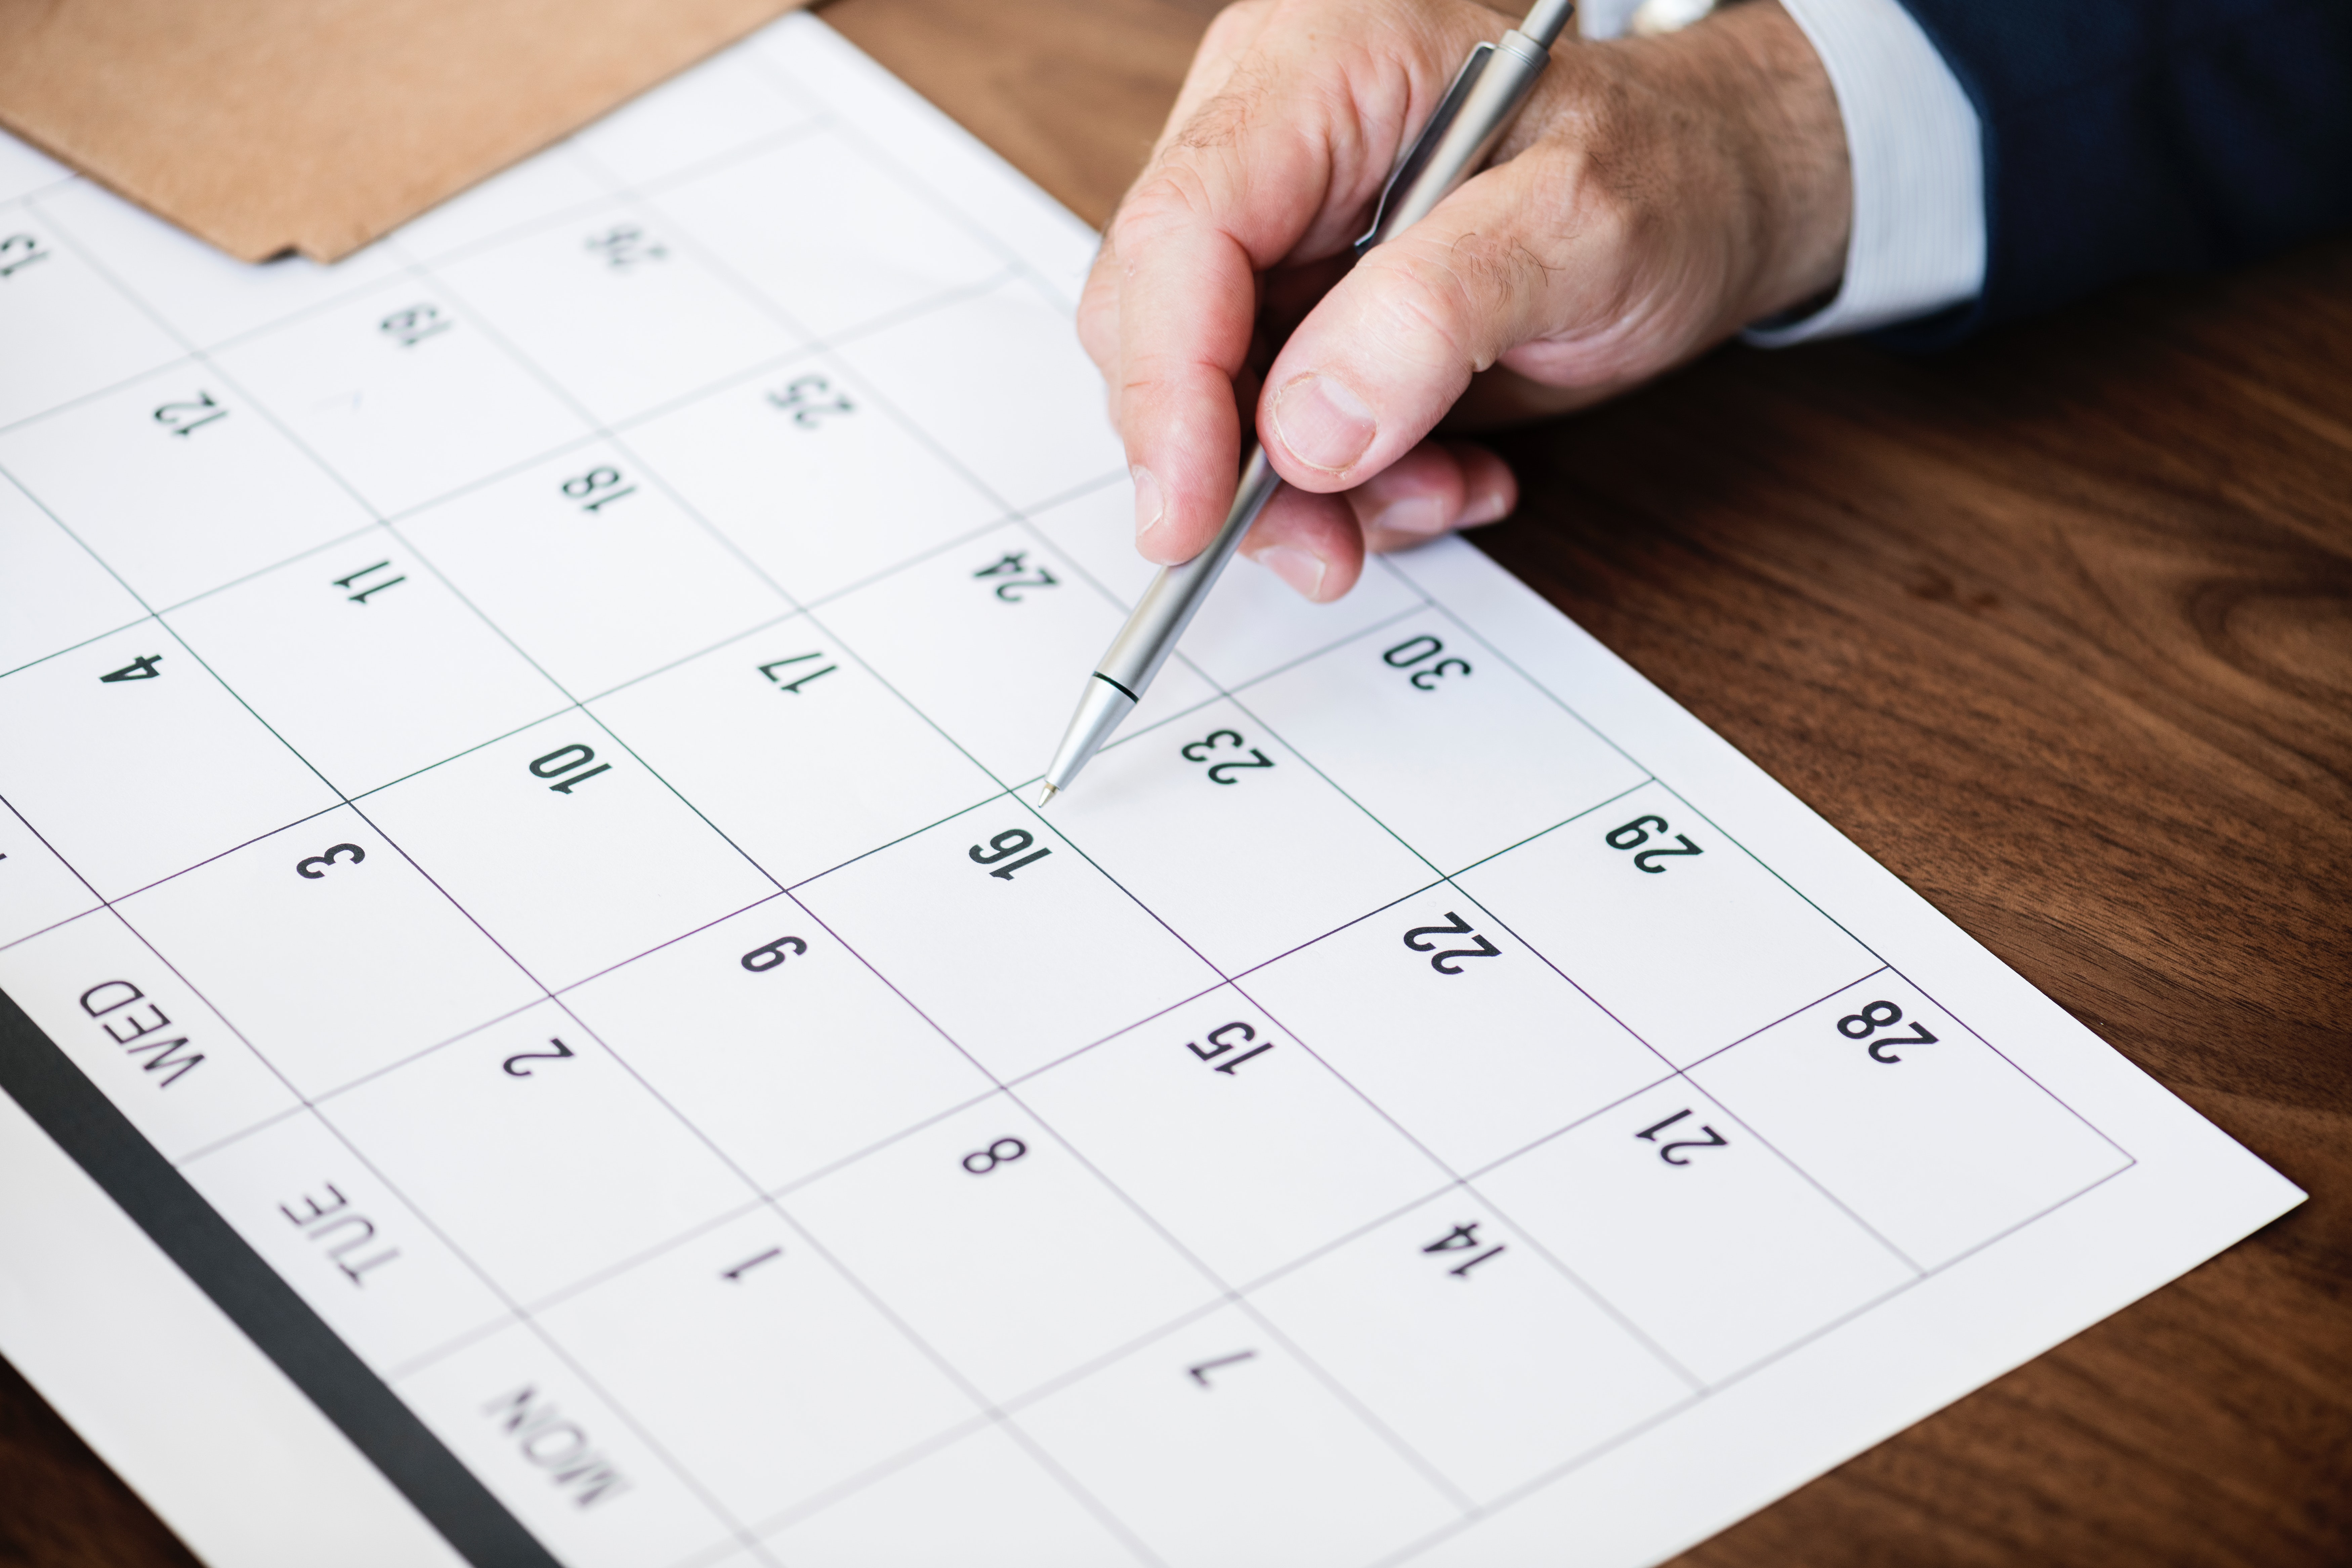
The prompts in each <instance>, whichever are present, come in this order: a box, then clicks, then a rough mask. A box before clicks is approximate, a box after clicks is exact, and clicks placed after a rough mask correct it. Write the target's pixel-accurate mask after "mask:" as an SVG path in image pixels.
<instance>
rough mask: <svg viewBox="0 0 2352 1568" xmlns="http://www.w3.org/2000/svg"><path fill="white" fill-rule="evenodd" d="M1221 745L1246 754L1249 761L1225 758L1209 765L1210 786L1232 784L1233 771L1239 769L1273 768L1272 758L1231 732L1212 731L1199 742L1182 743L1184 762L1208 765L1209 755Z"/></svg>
mask: <svg viewBox="0 0 2352 1568" xmlns="http://www.w3.org/2000/svg"><path fill="white" fill-rule="evenodd" d="M1221 743H1222V744H1223V745H1224V746H1227V747H1230V748H1232V749H1233V750H1234V751H1236V752H1247V753H1248V756H1249V757H1250V759H1251V760H1250V761H1247V762H1244V761H1243V760H1242V758H1240V757H1226V758H1224V759H1223V761H1221V762H1214V763H1209V782H1210V783H1211V784H1233V783H1234V782H1235V780H1234V774H1233V770H1236V769H1240V768H1270V767H1272V766H1274V759H1273V758H1272V757H1269V756H1267V755H1266V754H1265V752H1261V751H1259V750H1258V749H1257V748H1256V747H1255V746H1253V745H1250V744H1248V743H1247V742H1244V740H1243V739H1242V738H1241V736H1240V735H1239V734H1238V733H1236V732H1235V731H1232V730H1212V731H1209V732H1208V734H1206V735H1205V736H1203V737H1202V738H1201V739H1200V740H1197V741H1188V742H1185V743H1184V760H1185V761H1186V762H1188V763H1208V762H1209V754H1210V753H1211V752H1214V751H1216V750H1217V749H1218V747H1219V745H1220V744H1221Z"/></svg>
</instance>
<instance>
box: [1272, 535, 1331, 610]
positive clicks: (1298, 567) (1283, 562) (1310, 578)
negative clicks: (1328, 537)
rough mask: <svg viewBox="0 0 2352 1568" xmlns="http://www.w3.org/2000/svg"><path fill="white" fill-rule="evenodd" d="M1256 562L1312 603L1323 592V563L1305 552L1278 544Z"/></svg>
mask: <svg viewBox="0 0 2352 1568" xmlns="http://www.w3.org/2000/svg"><path fill="white" fill-rule="evenodd" d="M1256 561H1257V563H1258V564H1259V565H1261V566H1263V567H1265V569H1266V570H1267V571H1269V572H1271V573H1273V574H1275V575H1276V576H1277V577H1279V578H1281V579H1282V580H1283V581H1284V582H1286V583H1287V584H1290V585H1291V586H1292V587H1293V588H1295V589H1297V591H1298V593H1299V595H1300V596H1301V597H1303V598H1305V599H1307V600H1308V601H1310V602H1312V601H1313V600H1314V598H1315V595H1318V594H1319V593H1321V592H1322V591H1323V563H1322V562H1321V561H1320V560H1319V559H1318V558H1317V557H1315V556H1313V555H1309V554H1308V553H1307V552H1306V551H1304V550H1293V549H1292V548H1291V547H1290V546H1288V545H1286V544H1277V545H1276V546H1275V547H1274V548H1273V549H1271V550H1266V551H1261V552H1259V553H1258V555H1257V556H1256Z"/></svg>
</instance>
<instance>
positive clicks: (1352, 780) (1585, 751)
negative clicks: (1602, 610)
mask: <svg viewBox="0 0 2352 1568" xmlns="http://www.w3.org/2000/svg"><path fill="white" fill-rule="evenodd" d="M1242 700H1243V701H1244V702H1246V703H1247V704H1248V705H1249V709H1250V711H1252V712H1253V713H1255V714H1256V715H1258V717H1260V718H1261V719H1264V720H1265V721H1266V722H1267V723H1269V724H1271V725H1273V726H1274V727H1275V729H1276V731H1279V732H1280V733H1281V735H1282V737H1283V739H1284V740H1286V741H1287V742H1290V743H1291V744H1292V745H1293V746H1295V747H1297V749H1298V751H1299V752H1300V753H1301V754H1302V755H1304V756H1306V757H1307V759H1309V760H1310V761H1312V762H1313V763H1314V764H1315V765H1316V766H1317V767H1318V768H1319V769H1321V770H1322V771H1323V773H1326V774H1327V775H1328V776H1329V778H1330V779H1331V781H1332V782H1333V783H1334V784H1338V785H1339V787H1340V788H1341V789H1344V790H1346V791H1347V792H1348V793H1349V795H1353V796H1354V797H1355V798H1356V800H1357V801H1358V802H1360V804H1361V805H1363V807H1364V809H1365V810H1366V811H1369V812H1370V813H1371V814H1372V815H1373V816H1377V817H1379V818H1380V819H1381V821H1382V822H1383V823H1385V824H1387V825H1388V826H1389V827H1390V828H1391V830H1393V831H1394V832H1395V833H1396V835H1397V837H1400V838H1402V839H1403V840H1404V841H1405V842H1406V843H1408V844H1410V845H1412V847H1414V848H1415V849H1418V850H1420V851H1421V853H1422V854H1423V856H1425V857H1427V858H1429V859H1430V860H1431V861H1432V862H1433V863H1434V864H1435V865H1436V866H1437V868H1438V869H1440V870H1442V871H1447V872H1452V871H1458V870H1461V869H1462V868H1464V867H1465V866H1468V865H1470V864H1471V863H1472V862H1474V861H1476V860H1481V859H1484V858H1486V857H1487V856H1490V855H1493V854H1495V853H1496V852H1497V851H1499V850H1502V849H1505V848H1507V847H1510V846H1511V845H1513V844H1516V843H1518V842H1519V841H1520V840H1522V839H1526V838H1530V837H1534V836H1535V835H1537V834H1538V833H1541V832H1542V831H1543V830H1544V829H1546V828H1548V827H1550V826H1553V825H1554V824H1556V823H1560V822H1564V821H1566V820H1567V819H1568V818H1570V817H1571V816H1576V815H1578V814H1579V813H1580V812H1583V811H1585V810H1588V809H1590V808H1591V807H1592V806H1595V805H1599V804H1600V803H1601V802H1602V801H1605V800H1607V799H1609V798H1610V797H1612V795H1622V794H1624V793H1625V792H1626V791H1628V790H1630V789H1632V788H1633V786H1634V785H1636V784H1641V783H1642V782H1643V780H1644V779H1645V778H1646V777H1647V776H1648V775H1647V774H1645V773H1643V771H1642V769H1641V768H1640V767H1638V766H1637V765H1635V764H1634V763H1633V761H1632V760H1631V759H1629V758H1627V757H1626V755H1625V754H1624V753H1623V752H1620V751H1618V750H1617V749H1616V748H1615V747H1613V746H1612V745H1610V744H1609V743H1608V742H1605V741H1603V740H1602V739H1601V737H1600V736H1599V735H1598V734H1596V733H1594V732H1593V731H1592V730H1591V729H1590V728H1589V727H1587V726H1586V725H1585V724H1584V723H1583V722H1582V721H1580V720H1579V719H1577V718H1576V717H1575V715H1573V714H1571V713H1570V712H1569V711H1568V710H1567V709H1565V708H1563V707H1561V706H1559V704H1558V703H1556V702H1554V701H1552V700H1550V699H1549V697H1547V696H1546V695H1545V694H1544V693H1543V692H1542V691H1540V690H1538V689H1536V688H1535V687H1534V686H1533V685H1532V684H1531V683H1530V682H1529V681H1528V679H1527V678H1526V677H1524V676H1522V675H1520V674H1519V673H1518V672H1517V670H1515V669H1513V668H1510V666H1509V665H1507V664H1506V663H1505V662H1504V661H1503V659H1502V658H1501V657H1500V656H1499V655H1496V654H1494V653H1492V652H1490V651H1489V650H1488V649H1487V648H1486V647H1485V645H1483V644H1481V643H1478V642H1476V641H1475V639H1473V638H1472V637H1470V636H1469V634H1468V633H1467V632H1465V631H1464V630H1463V629H1462V627H1461V626H1459V625H1458V624H1457V623H1456V622H1454V620H1453V619H1452V618H1451V617H1449V616H1444V615H1441V614H1439V613H1438V612H1436V611H1433V610H1424V611H1423V612H1421V613H1420V614H1418V615H1413V616H1406V617H1405V618H1403V619H1402V620H1397V621H1391V622H1390V623H1389V624H1388V625H1386V626H1381V627H1380V628H1378V629H1377V630H1374V631H1371V632H1369V633H1367V634H1365V635H1363V636H1360V637H1357V638H1355V639H1354V640H1353V641H1350V642H1348V643H1344V644H1342V645H1340V646H1339V647H1336V648H1333V649H1331V650H1330V651H1329V652H1328V653H1324V654H1321V655H1319V656H1318V657H1317V658H1311V659H1308V660H1307V661H1306V662H1305V663H1303V664H1299V665H1296V666H1294V667H1292V668H1289V669H1286V670H1284V671H1283V672H1281V673H1280V674H1277V675H1275V676H1273V677H1271V678H1269V679H1265V680H1262V681H1260V682H1258V683H1257V684H1255V685H1254V686H1251V687H1250V688H1248V689H1247V690H1246V691H1244V693H1243V694H1242Z"/></svg>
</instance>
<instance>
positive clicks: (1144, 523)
mask: <svg viewBox="0 0 2352 1568" xmlns="http://www.w3.org/2000/svg"><path fill="white" fill-rule="evenodd" d="M1127 471H1128V474H1129V477H1131V478H1132V479H1134V480H1135V542H1137V543H1138V544H1141V543H1142V542H1144V541H1145V540H1146V539H1148V538H1150V536H1151V531H1152V530H1153V529H1155V528H1158V527H1159V526H1160V519H1161V518H1163V517H1165V516H1167V515H1168V510H1167V508H1166V507H1165V506H1163V505H1162V504H1161V503H1160V481H1159V480H1158V479H1153V478H1152V477H1151V470H1150V468H1145V467H1144V466H1143V465H1142V464H1141V463H1138V464H1136V465H1135V466H1134V467H1132V468H1129V469H1128V470H1127Z"/></svg>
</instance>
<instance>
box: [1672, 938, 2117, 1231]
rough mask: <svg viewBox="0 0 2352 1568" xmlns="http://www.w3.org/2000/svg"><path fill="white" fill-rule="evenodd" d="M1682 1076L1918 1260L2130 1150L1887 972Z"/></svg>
mask: <svg viewBox="0 0 2352 1568" xmlns="http://www.w3.org/2000/svg"><path fill="white" fill-rule="evenodd" d="M1691 1076H1692V1078H1693V1079H1696V1081H1697V1082H1698V1083H1699V1084H1700V1085H1702V1086H1703V1087H1704V1088H1705V1089H1706V1090H1707V1092H1708V1093H1710V1094H1712V1095H1714V1096H1716V1098H1717V1100H1721V1101H1722V1102H1723V1103H1724V1104H1725V1105H1726V1106H1727V1107H1729V1108H1730V1109H1731V1110H1733V1111H1735V1112H1736V1113H1737V1114H1738V1117H1739V1119H1740V1120H1741V1121H1745V1122H1747V1123H1748V1125H1749V1126H1750V1127H1753V1128H1754V1129H1756V1131H1758V1132H1759V1133H1761V1134H1762V1135H1763V1136H1764V1137H1766V1138H1768V1139H1769V1140H1771V1142H1772V1146H1773V1147H1774V1148H1776V1149H1778V1150H1780V1152H1781V1153H1783V1154H1785V1155H1787V1156H1788V1157H1789V1158H1790V1160H1792V1161H1794V1162H1796V1163H1798V1164H1799V1165H1801V1166H1802V1167H1803V1168H1804V1170H1805V1172H1806V1173H1807V1174H1809V1175H1811V1177H1812V1178H1813V1179H1814V1180H1815V1181H1817V1182H1819V1183H1820V1184H1822V1186H1824V1187H1826V1188H1827V1189H1829V1191H1830V1192H1832V1193H1833V1194H1836V1195H1837V1197H1838V1198H1839V1200H1840V1201H1841V1202H1843V1203H1844V1204H1845V1205H1846V1206H1847V1207H1848V1208H1851V1209H1852V1210H1853V1212H1854V1213H1855V1214H1857V1215H1861V1216H1862V1217H1863V1218H1864V1220H1866V1221H1868V1222H1869V1224H1870V1225H1871V1226H1872V1227H1873V1228H1874V1229H1875V1230H1877V1231H1878V1233H1879V1234H1880V1235H1882V1236H1884V1237H1886V1238H1887V1240H1889V1241H1891V1242H1893V1243H1894V1244H1895V1246H1896V1247H1900V1248H1902V1249H1903V1251H1904V1252H1905V1253H1906V1255H1907V1256H1909V1257H1910V1258H1911V1259H1912V1260H1913V1261H1914V1262H1916V1263H1917V1264H1918V1265H1919V1267H1921V1268H1938V1267H1941V1266H1942V1265H1943V1264H1946V1263H1948V1262H1950V1261H1951V1260H1952V1259H1953V1258H1957V1257H1958V1256H1959V1255H1960V1254H1962V1253H1964V1252H1967V1251H1969V1250H1970V1249H1971V1248H1974V1247H1979V1246H1982V1245H1983V1244H1984V1243H1986V1242H1988V1241H1990V1240H1991V1239H1992V1238H1993V1237H1997V1236H1999V1235H2000V1234H2001V1233H2003V1232H2004V1231H2007V1230H2009V1229H2010V1228H2011V1227H2012V1226H2018V1225H2021V1224H2023V1223H2024V1222H2025V1221H2026V1220H2029V1219H2031V1218H2032V1217H2033V1216H2034V1215H2037V1214H2040V1213H2042V1211H2044V1210H2045V1209H2048V1208H2051V1207H2053V1206H2054V1205H2058V1204H2061V1203H2063V1202H2065V1200H2066V1199H2068V1198H2070V1197H2073V1196H2074V1194H2077V1193H2080V1192H2082V1191H2083V1190H2084V1189H2085V1188H2086V1187H2090V1186H2092V1185H2095V1184H2097V1183H2099V1182H2101V1181H2104V1180H2105V1179H2106V1178H2107V1177H2108V1176H2111V1175H2113V1174H2115V1173H2116V1172H2117V1171H2120V1170H2122V1169H2123V1168H2124V1167H2125V1166H2126V1165H2128V1164H2130V1163H2131V1161H2130V1158H2129V1156H2127V1155H2126V1153H2125V1152H2123V1151H2122V1150H2120V1149H2118V1148H2116V1145H2115V1144H2114V1143H2112V1142H2109V1141H2108V1140H2107V1139H2105V1137H2103V1136H2101V1135H2100V1133H2099V1132H2098V1131H2095V1129H2094V1128H2093V1127H2092V1126H2091V1125H2090V1123H2088V1122H2086V1121H2084V1120H2083V1119H2082V1118H2081V1117H2080V1116H2078V1115H2076V1114H2075V1113H2074V1111H2073V1110H2070V1109H2068V1108H2067V1107H2066V1106H2065V1105H2064V1104H2063V1103H2062V1102H2060V1101H2059V1100H2057V1099H2056V1098H2055V1097H2054V1096H2053V1095H2052V1094H2050V1092H2049V1091H2048V1090H2046V1089H2042V1086H2041V1085H2039V1084H2037V1083H2035V1082H2034V1081H2033V1080H2032V1079H2030V1078H2028V1077H2026V1076H2025V1074H2024V1073H2022V1072H2021V1071H2019V1070H2018V1068H2017V1067H2016V1066H2015V1065H2014V1064H2013V1063H2011V1062H2010V1061H2009V1060H2008V1059H2007V1058H2003V1057H2002V1056H2001V1055H2000V1053H1999V1052H1997V1051H1995V1050H1994V1049H1993V1048H1992V1047H1990V1046H1988V1045H1987V1044H1986V1043H1985V1042H1984V1041H1983V1040H1981V1039H1979V1038H1978V1037H1977V1036H1976V1035H1975V1034H1974V1033H1972V1032H1971V1031H1970V1030H1969V1029H1968V1028H1967V1027H1966V1026H1964V1025H1962V1024H1961V1023H1960V1022H1959V1021H1958V1020H1957V1019H1955V1018H1954V1017H1953V1016H1951V1015H1950V1014H1949V1013H1948V1012H1946V1011H1945V1010H1944V1009H1943V1008H1942V1007H1940V1006H1938V1005H1937V1004H1936V1003H1935V1002H1933V1001H1931V1000H1930V999H1929V998H1927V996H1925V995H1923V994H1920V993H1919V991H1918V990H1916V988H1915V987H1913V986H1912V985H1911V984H1910V983H1909V982H1908V981H1906V980H1905V979H1903V978H1902V977H1901V976H1900V975H1897V974H1896V973H1894V972H1893V971H1892V970H1888V971H1885V972H1884V973H1879V974H1876V975H1874V976H1872V977H1871V978H1870V979H1868V980H1865V981H1864V982H1863V983H1862V984H1859V985H1856V986H1853V987H1852V988H1851V989H1849V990H1846V991H1843V992H1841V993H1840V994H1837V995H1835V996H1832V997H1831V998H1830V999H1829V1000H1827V1001H1825V1002H1822V1003H1821V1004H1820V1005H1816V1006H1812V1007H1809V1008H1807V1009H1806V1010H1805V1011H1803V1012H1801V1013H1800V1014H1798V1015H1797V1016H1795V1017H1793V1018H1790V1019H1789V1020H1787V1021H1786V1022H1784V1023H1780V1024H1777V1025H1775V1026H1772V1027H1771V1028H1769V1029H1767V1030H1765V1031H1764V1032H1763V1033H1762V1034H1760V1035H1758V1036H1757V1037H1755V1038H1753V1039H1750V1040H1746V1041H1743V1042H1741V1043H1740V1044H1739V1045H1737V1046H1734V1047H1732V1048H1731V1049H1729V1050H1727V1051H1726V1052H1724V1053H1723V1054H1722V1055H1720V1056H1717V1057H1713V1058H1709V1059H1708V1060H1706V1061H1705V1062H1703V1063H1701V1064H1700V1065H1699V1066H1698V1067H1697V1068H1695V1069H1693V1071H1692V1074H1691Z"/></svg>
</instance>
